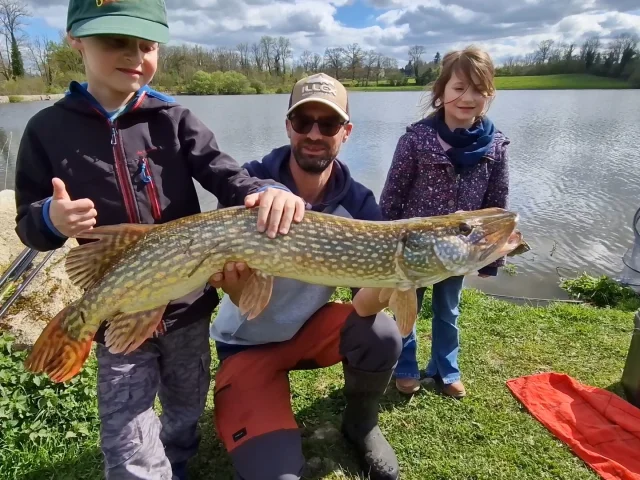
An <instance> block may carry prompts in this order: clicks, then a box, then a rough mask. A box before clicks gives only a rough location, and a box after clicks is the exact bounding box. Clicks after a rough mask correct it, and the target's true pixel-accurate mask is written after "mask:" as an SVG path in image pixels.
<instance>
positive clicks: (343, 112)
mask: <svg viewBox="0 0 640 480" xmlns="http://www.w3.org/2000/svg"><path fill="white" fill-rule="evenodd" d="M310 102H315V103H322V104H324V105H327V106H328V107H331V108H332V109H333V110H335V111H336V112H337V113H338V114H339V115H340V116H341V117H342V118H344V119H345V120H346V121H347V122H348V121H349V120H350V119H349V115H347V112H345V111H344V110H342V109H341V108H340V107H339V106H337V105H336V104H335V103H333V102H330V101H329V100H325V99H324V98H314V97H311V98H305V99H304V100H300V101H299V102H298V103H296V104H295V105H292V107H291V108H290V109H289V110H287V113H286V114H287V115H289V114H290V113H291V112H293V111H294V110H295V109H296V108H298V107H299V106H300V105H304V104H305V103H310Z"/></svg>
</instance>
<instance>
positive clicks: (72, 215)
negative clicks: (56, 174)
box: [49, 178, 98, 237]
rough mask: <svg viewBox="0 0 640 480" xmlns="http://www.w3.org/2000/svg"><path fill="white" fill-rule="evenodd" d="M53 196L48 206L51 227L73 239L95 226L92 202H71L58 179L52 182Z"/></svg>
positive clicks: (85, 200)
mask: <svg viewBox="0 0 640 480" xmlns="http://www.w3.org/2000/svg"><path fill="white" fill-rule="evenodd" d="M52 184H53V195H52V197H51V205H50V206H49V217H50V218H51V222H52V223H53V226H54V227H56V228H57V229H58V231H59V232H60V233H62V234H63V235H65V236H66V237H74V236H76V235H77V234H79V233H80V232H83V231H84V230H89V229H91V228H93V226H94V225H95V224H96V216H97V215H98V212H96V210H95V208H94V206H93V202H92V201H91V200H89V199H88V198H83V199H80V200H71V197H70V196H69V194H68V193H67V188H66V187H65V185H64V182H63V181H62V180H60V179H59V178H54V179H53V180H52Z"/></svg>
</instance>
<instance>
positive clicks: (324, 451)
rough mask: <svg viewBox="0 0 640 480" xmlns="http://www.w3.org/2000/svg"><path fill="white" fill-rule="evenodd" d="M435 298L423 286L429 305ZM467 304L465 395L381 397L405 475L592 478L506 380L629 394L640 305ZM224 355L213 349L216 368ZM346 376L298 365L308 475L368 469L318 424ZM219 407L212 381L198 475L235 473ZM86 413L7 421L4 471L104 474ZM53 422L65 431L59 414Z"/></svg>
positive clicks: (0, 464) (87, 375)
mask: <svg viewBox="0 0 640 480" xmlns="http://www.w3.org/2000/svg"><path fill="white" fill-rule="evenodd" d="M343 298H344V299H346V298H345V296H343ZM428 302H429V297H428V295H427V298H426V300H425V306H428V305H429V303H428ZM461 308H462V315H461V318H460V332H461V342H462V343H461V345H462V347H461V354H460V365H461V369H462V372H463V378H464V380H465V384H466V387H467V390H468V393H469V396H468V397H467V398H466V399H464V400H463V401H460V402H458V401H454V400H451V399H446V398H443V397H440V396H437V395H436V394H434V393H431V392H420V393H419V394H418V395H416V396H414V397H412V398H410V399H409V398H407V397H404V396H403V395H401V394H399V393H398V392H397V391H396V390H395V388H393V387H392V386H391V387H390V388H389V390H388V392H387V395H386V396H385V398H384V401H383V404H382V413H381V419H380V422H381V427H382V429H383V431H384V432H385V434H386V435H387V437H388V439H389V440H390V442H391V443H392V444H393V445H394V447H395V449H396V453H397V455H398V458H399V461H400V463H401V469H402V478H403V479H407V480H411V479H414V480H418V479H420V480H430V479H433V480H439V479H454V478H455V479H489V478H491V479H513V478H518V479H522V480H526V479H531V480H533V479H536V480H538V479H547V478H554V479H567V480H569V479H570V480H580V479H585V480H587V479H593V480H596V479H597V478H598V477H597V476H596V475H595V474H594V473H593V472H592V471H591V470H590V469H589V468H588V467H587V466H585V464H584V463H583V462H582V461H581V460H579V459H578V458H577V457H576V456H574V455H573V454H572V453H571V451H570V450H569V449H568V448H567V447H566V446H565V445H564V444H562V443H561V442H559V441H558V440H556V439H555V438H554V437H553V436H552V435H550V434H549V432H548V431H547V430H546V429H545V428H544V427H542V426H541V425H540V424H539V423H538V422H537V421H536V420H534V419H533V418H532V417H531V416H530V415H529V414H528V413H527V412H526V411H525V410H524V409H523V408H522V406H521V405H520V404H519V403H518V402H517V401H516V400H515V399H514V398H513V396H512V395H511V394H510V392H509V390H508V389H507V388H506V386H505V381H507V380H509V379H511V378H516V377H519V376H522V375H530V374H533V373H536V372H544V371H555V372H564V373H567V374H569V375H571V376H573V377H574V378H576V379H577V380H579V381H581V382H583V383H586V384H589V385H593V386H597V387H601V388H606V389H610V390H612V391H614V392H616V393H617V394H619V395H622V390H621V387H620V384H619V380H620V378H621V374H622V369H623V367H624V362H625V358H626V355H627V351H628V348H629V342H630V339H631V332H632V329H633V312H630V311H628V310H626V311H623V310H616V309H614V308H598V307H595V306H589V305H576V304H555V305H551V306H547V307H538V308H533V307H528V306H515V305H512V304H509V303H506V302H503V301H499V300H495V299H491V298H490V297H488V296H486V295H483V294H481V293H479V292H477V291H474V290H465V291H464V293H463V303H462V307H461ZM429 318H430V317H429V308H428V307H426V308H425V309H424V310H423V312H422V314H421V319H420V321H419V324H418V333H419V361H420V363H421V364H422V365H424V364H425V362H426V361H427V359H428V355H429V340H428V338H429V333H430V329H431V328H430V321H429ZM16 355H18V354H16ZM216 365H217V361H216V360H215V358H214V361H213V363H212V369H215V367H216ZM0 373H1V372H0ZM79 377H81V378H82V381H83V382H93V381H95V361H94V358H93V356H92V357H91V359H90V361H89V365H88V368H87V369H86V371H85V372H83V373H82V374H81V375H80V376H79ZM25 381H26V382H29V381H30V379H29V378H27V379H26V380H25ZM342 384H343V381H342V371H341V368H340V366H334V367H331V368H328V369H324V370H315V371H301V372H293V373H292V374H291V385H292V402H293V408H294V412H295V414H296V418H297V420H298V424H299V426H300V427H301V428H302V429H303V435H304V453H305V456H306V458H307V460H310V459H313V461H312V462H311V463H313V464H315V466H316V468H315V469H314V471H313V472H312V474H311V475H309V476H308V477H307V478H314V479H338V478H342V479H344V478H348V479H356V478H360V477H358V474H357V470H356V468H355V464H354V463H353V459H352V456H351V450H350V448H349V447H348V445H347V444H346V443H345V442H344V441H343V440H342V438H341V437H340V436H339V435H337V434H335V433H336V432H335V430H333V429H332V430H331V431H332V432H333V433H334V435H328V436H327V438H326V439H324V440H322V439H316V438H315V437H314V435H313V433H314V432H315V431H317V430H318V429H319V428H324V427H326V426H331V427H334V428H337V427H338V426H339V421H340V413H341V411H342V408H343V406H344V400H343V398H342V395H341V387H342ZM82 385H85V383H81V384H79V386H82ZM79 386H76V387H77V388H80V387H79ZM46 388H48V387H46ZM79 391H80V392H81V393H80V394H79V395H85V397H83V398H86V399H85V403H84V405H79V406H78V407H77V411H78V412H82V415H83V416H84V417H86V416H87V415H89V416H91V415H94V416H95V397H94V396H91V392H88V393H87V392H85V391H84V390H79ZM87 395H89V396H88V397H87ZM0 398H1V397H0ZM52 408H53V409H55V407H48V406H46V405H45V406H43V407H41V409H40V410H41V412H40V413H38V415H43V416H45V417H46V416H51V415H52V412H51V411H50V410H51V409H52ZM212 408H213V400H212V394H211V391H210V394H209V400H208V403H207V408H206V412H205V414H204V415H203V417H202V419H201V426H202V431H203V442H202V445H201V448H200V451H199V454H198V456H197V457H196V458H195V459H194V461H193V462H192V464H191V467H190V470H191V475H192V477H191V478H192V479H193V480H204V479H210V478H232V474H231V467H230V463H229V461H228V458H227V456H226V454H225V452H224V450H223V449H222V447H221V444H220V443H219V441H218V440H217V438H216V437H215V435H214V432H213V429H212ZM0 410H1V409H0ZM1 420H2V415H0V421H1ZM88 424H89V426H90V428H89V430H88V432H87V433H88V435H86V436H83V435H80V434H78V435H75V434H74V435H72V436H71V437H70V438H65V436H64V435H62V433H59V434H57V436H56V435H53V436H51V437H49V438H44V439H42V440H39V441H37V442H35V443H34V442H30V441H27V442H26V443H24V444H18V443H16V442H14V443H12V441H11V439H9V440H7V438H6V434H5V438H4V439H3V434H2V432H1V431H0V478H3V479H7V480H10V479H20V480H26V479H41V478H47V479H65V480H69V479H93V478H96V479H98V478H102V463H101V460H102V459H101V456H100V452H99V448H98V443H97V438H98V428H97V423H96V422H95V418H94V420H93V421H91V420H90V421H89V423H88ZM49 428H51V429H52V430H56V429H58V430H59V428H58V426H54V425H50V426H49ZM316 436H317V434H316ZM3 441H4V442H5V445H3ZM9 457H11V459H10V460H9Z"/></svg>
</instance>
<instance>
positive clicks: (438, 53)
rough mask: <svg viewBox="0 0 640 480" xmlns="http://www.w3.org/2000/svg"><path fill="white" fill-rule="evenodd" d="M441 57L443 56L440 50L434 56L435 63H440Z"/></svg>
mask: <svg viewBox="0 0 640 480" xmlns="http://www.w3.org/2000/svg"><path fill="white" fill-rule="evenodd" d="M441 59H442V58H441V57H440V52H436V56H435V57H433V63H434V64H436V65H439V64H440V60H441Z"/></svg>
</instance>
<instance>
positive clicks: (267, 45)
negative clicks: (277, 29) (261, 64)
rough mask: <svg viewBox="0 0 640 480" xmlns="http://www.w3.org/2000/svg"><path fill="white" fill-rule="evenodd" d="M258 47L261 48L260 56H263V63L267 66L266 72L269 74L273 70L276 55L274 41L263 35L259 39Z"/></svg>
mask: <svg viewBox="0 0 640 480" xmlns="http://www.w3.org/2000/svg"><path fill="white" fill-rule="evenodd" d="M260 45H261V47H262V54H263V55H264V61H265V63H266V64H267V70H268V71H269V73H271V72H272V71H273V68H274V58H273V57H274V55H275V53H276V39H275V38H273V37H270V36H268V35H265V36H264V37H262V38H261V39H260Z"/></svg>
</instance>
